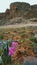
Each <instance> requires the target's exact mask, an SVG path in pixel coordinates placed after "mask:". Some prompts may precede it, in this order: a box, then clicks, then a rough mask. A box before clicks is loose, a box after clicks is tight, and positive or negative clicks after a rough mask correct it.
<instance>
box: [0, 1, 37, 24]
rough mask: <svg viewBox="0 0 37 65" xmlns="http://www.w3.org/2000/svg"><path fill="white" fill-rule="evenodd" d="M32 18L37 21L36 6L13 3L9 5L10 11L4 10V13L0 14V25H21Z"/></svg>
mask: <svg viewBox="0 0 37 65" xmlns="http://www.w3.org/2000/svg"><path fill="white" fill-rule="evenodd" d="M32 18H36V19H37V5H30V4H28V3H25V2H14V3H11V4H10V9H6V11H5V12H4V13H0V25H8V24H15V23H22V22H23V21H24V22H25V20H27V19H32ZM26 22H27V21H26ZM36 22H37V20H36Z"/></svg>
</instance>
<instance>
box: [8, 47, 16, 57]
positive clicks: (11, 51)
mask: <svg viewBox="0 0 37 65" xmlns="http://www.w3.org/2000/svg"><path fill="white" fill-rule="evenodd" d="M15 50H16V49H15V48H14V47H10V48H9V53H8V55H9V56H10V55H13V54H14V52H15Z"/></svg>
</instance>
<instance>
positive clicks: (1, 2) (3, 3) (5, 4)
mask: <svg viewBox="0 0 37 65" xmlns="http://www.w3.org/2000/svg"><path fill="white" fill-rule="evenodd" d="M12 2H27V3H29V4H31V5H33V4H37V0H0V12H5V11H6V9H7V8H9V5H10V3H12Z"/></svg>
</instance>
